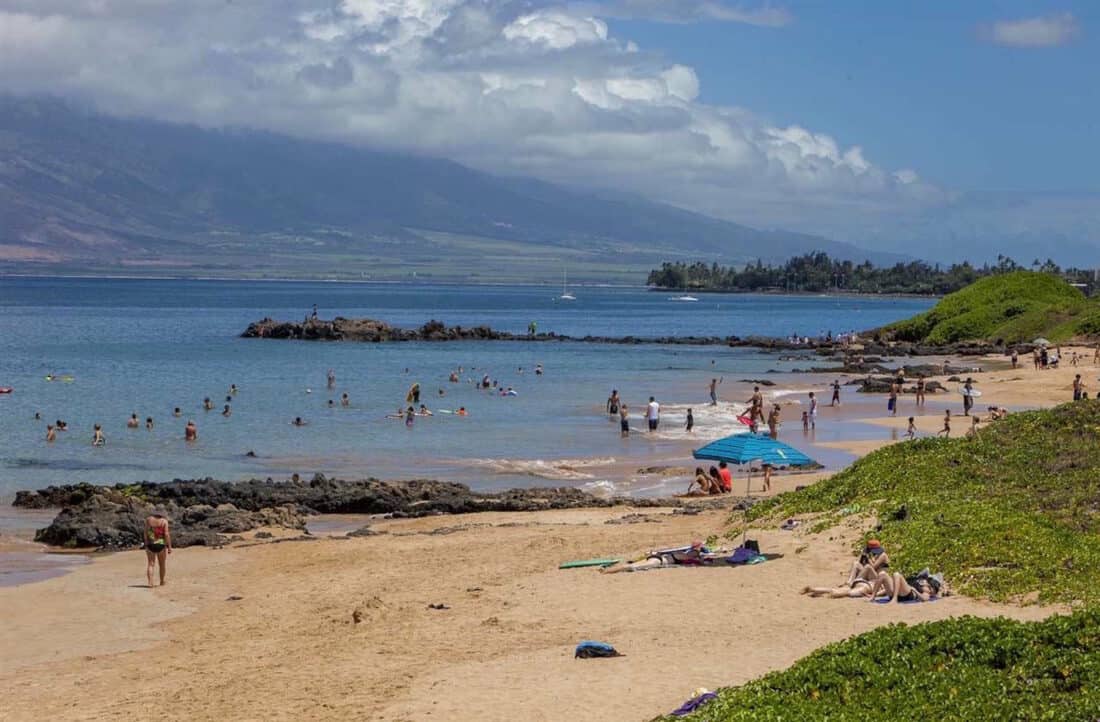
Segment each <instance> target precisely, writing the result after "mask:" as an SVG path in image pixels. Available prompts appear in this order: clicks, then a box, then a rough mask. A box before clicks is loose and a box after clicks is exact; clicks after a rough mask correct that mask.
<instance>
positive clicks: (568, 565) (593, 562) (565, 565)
mask: <svg viewBox="0 0 1100 722" xmlns="http://www.w3.org/2000/svg"><path fill="white" fill-rule="evenodd" d="M621 561H622V559H580V560H578V561H575V562H562V563H561V564H559V565H558V569H580V568H581V567H609V566H611V565H612V564H618V563H619V562H621Z"/></svg>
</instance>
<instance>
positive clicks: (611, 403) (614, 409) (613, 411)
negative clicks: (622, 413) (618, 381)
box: [607, 389, 622, 418]
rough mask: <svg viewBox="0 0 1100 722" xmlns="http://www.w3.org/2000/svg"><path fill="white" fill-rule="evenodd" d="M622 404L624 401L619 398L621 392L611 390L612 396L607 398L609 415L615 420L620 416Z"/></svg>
mask: <svg viewBox="0 0 1100 722" xmlns="http://www.w3.org/2000/svg"><path fill="white" fill-rule="evenodd" d="M621 403H622V399H620V398H619V390H618V389H611V395H610V396H608V397H607V415H608V416H610V417H612V418H615V417H616V416H618V415H619V404H621Z"/></svg>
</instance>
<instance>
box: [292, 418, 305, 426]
mask: <svg viewBox="0 0 1100 722" xmlns="http://www.w3.org/2000/svg"><path fill="white" fill-rule="evenodd" d="M290 423H291V425H292V426H305V425H306V421H305V419H303V418H302V417H301V416H295V417H294V421H291V422H290Z"/></svg>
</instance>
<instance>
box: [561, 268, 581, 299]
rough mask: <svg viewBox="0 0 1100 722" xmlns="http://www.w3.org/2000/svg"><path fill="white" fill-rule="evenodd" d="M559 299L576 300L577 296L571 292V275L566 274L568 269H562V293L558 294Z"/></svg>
mask: <svg viewBox="0 0 1100 722" xmlns="http://www.w3.org/2000/svg"><path fill="white" fill-rule="evenodd" d="M558 300H559V301H576V300H577V297H576V296H574V295H573V294H572V293H570V292H569V277H568V275H566V270H565V269H564V268H563V269H561V295H560V296H558Z"/></svg>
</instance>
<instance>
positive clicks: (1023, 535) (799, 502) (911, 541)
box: [749, 400, 1100, 603]
mask: <svg viewBox="0 0 1100 722" xmlns="http://www.w3.org/2000/svg"><path fill="white" fill-rule="evenodd" d="M960 423H961V422H960ZM853 513H858V514H863V515H865V516H866V518H867V519H877V523H875V525H874V526H872V522H870V521H869V522H867V523H868V528H867V529H866V530H865V538H869V537H872V536H874V537H877V538H878V539H880V540H881V541H882V543H883V544H884V545H885V547H886V548H887V550H888V551H889V553H890V558H891V562H892V565H893V567H894V568H895V569H898V570H901V571H903V572H904V573H913V572H916V571H918V570H920V569H922V568H925V567H928V568H930V569H931V570H932V571H934V572H937V571H938V572H943V573H944V574H945V575H946V577H947V579H948V581H949V582H950V584H951V585H952V587H953V588H954V589H955V590H956V591H958V592H962V593H964V594H967V595H969V596H973V597H979V598H987V599H990V600H994V601H1021V600H1025V599H1026V600H1027V601H1039V602H1042V603H1048V602H1049V603H1058V602H1063V603H1065V602H1086V603H1088V602H1096V601H1100V591H1098V589H1100V586H1098V585H1097V584H1096V579H1098V578H1100V534H1098V532H1100V401H1096V400H1088V401H1078V402H1073V403H1068V404H1064V405H1062V406H1058V407H1056V408H1054V409H1051V410H1045V411H1027V412H1021V413H1017V414H1013V415H1011V416H1009V417H1008V418H1006V419H1003V420H1001V421H997V422H994V423H992V424H988V425H986V426H984V427H983V428H981V430H980V431H979V432H978V434H977V435H976V436H975V437H974V438H957V439H938V438H927V439H920V440H917V441H912V442H905V443H899V444H893V445H891V446H888V447H885V448H883V449H880V450H878V451H876V452H874V453H872V454H869V455H868V456H866V457H864V458H863V459H860V460H859V461H857V462H856V463H854V464H853V465H852V466H850V467H849V468H847V469H845V470H844V471H842V472H840V473H838V474H836V475H835V476H833V477H831V478H829V479H826V480H823V481H821V482H819V483H817V484H815V485H813V486H810V487H808V488H805V489H802V490H799V491H796V492H791V493H787V494H782V495H780V496H778V497H775V498H773V499H771V500H768V501H765V502H763V503H762V504H759V505H757V506H756V507H754V508H753V509H752V510H751V512H749V519H750V522H752V521H753V520H755V521H756V522H759V521H760V520H762V519H764V518H769V519H771V520H773V521H774V520H775V519H777V518H782V517H787V516H793V515H796V514H816V515H819V516H817V517H816V518H815V519H814V521H813V522H812V523H816V524H818V525H819V526H821V527H822V528H827V527H829V526H832V525H833V524H834V523H836V522H838V521H840V520H841V519H843V518H845V517H846V516H851V515H852V514H853Z"/></svg>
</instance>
